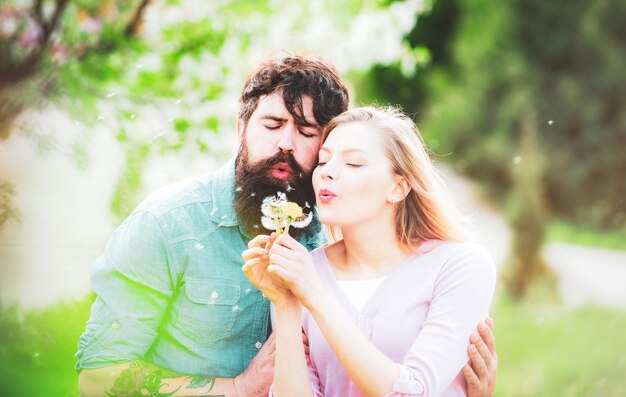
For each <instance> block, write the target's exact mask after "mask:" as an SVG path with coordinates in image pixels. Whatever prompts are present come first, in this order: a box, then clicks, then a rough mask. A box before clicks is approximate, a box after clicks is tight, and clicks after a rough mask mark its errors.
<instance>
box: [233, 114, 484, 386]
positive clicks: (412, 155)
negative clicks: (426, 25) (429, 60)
mask: <svg viewBox="0 0 626 397" xmlns="http://www.w3.org/2000/svg"><path fill="white" fill-rule="evenodd" d="M322 142H323V144H322V147H321V149H320V153H319V165H318V166H317V168H316V169H315V170H314V173H313V186H314V189H315V193H316V198H317V208H318V212H319V217H320V219H321V220H322V222H324V223H325V224H326V225H327V226H329V227H330V228H332V229H338V230H339V231H340V233H341V236H342V239H341V240H338V241H336V242H334V243H332V244H330V245H326V246H323V247H320V248H318V249H316V250H314V251H312V252H311V253H308V252H307V250H306V248H305V247H303V246H302V245H301V244H299V243H298V242H297V241H296V240H294V239H293V238H291V237H290V236H289V235H285V234H283V235H281V236H279V237H278V238H276V239H275V241H272V242H271V244H267V243H268V241H270V239H271V238H270V236H259V237H257V238H255V239H253V240H252V241H251V243H250V244H249V247H250V248H249V249H248V250H247V251H245V252H244V254H243V256H244V258H245V259H246V264H245V265H244V267H243V270H244V272H245V273H246V275H247V276H248V278H249V279H250V280H251V281H252V283H253V284H254V285H256V286H257V287H258V288H259V289H261V291H263V293H264V294H265V295H266V296H267V297H268V298H269V299H270V300H271V301H272V303H273V315H274V321H275V326H276V338H277V339H276V364H275V365H276V367H275V375H274V384H273V387H272V391H271V393H273V395H274V396H278V397H291V396H298V397H300V396H326V397H349V396H376V397H380V396H465V395H466V394H467V391H466V384H465V379H464V377H463V373H462V370H463V367H464V366H465V365H466V363H467V362H468V353H467V348H466V347H467V343H468V340H469V338H470V335H471V334H472V331H473V330H474V329H475V328H476V326H477V324H479V323H480V322H481V320H482V319H484V318H485V317H486V316H487V313H488V309H489V305H490V302H491V298H492V294H493V290H494V285H495V268H494V265H493V261H492V259H491V258H490V256H489V255H488V254H487V253H486V251H485V250H484V249H482V248H481V247H479V246H477V245H475V244H471V243H467V242H463V238H462V233H461V228H460V226H459V221H458V220H459V219H460V218H459V217H458V216H457V215H456V214H455V213H454V211H453V206H452V205H451V203H450V198H449V197H448V196H447V195H446V194H445V189H444V188H443V185H442V184H441V183H440V181H439V179H438V177H437V174H436V171H435V169H434V167H433V165H432V163H431V161H430V159H429V156H428V154H427V151H426V149H425V147H424V144H423V142H422V140H421V138H420V136H419V133H418V131H417V128H416V127H415V125H414V123H413V122H412V121H411V120H410V119H409V118H408V117H406V116H405V115H403V114H402V113H401V112H400V111H398V110H397V109H395V108H376V107H365V108H358V109H353V110H350V111H347V112H345V113H343V114H341V115H339V116H337V117H336V118H334V119H333V120H331V122H330V123H329V124H328V126H327V127H326V128H325V130H324V133H323V136H322ZM265 244H267V245H271V248H270V249H269V250H266V249H265V248H263V247H264V246H265ZM302 330H303V331H304V333H305V334H306V336H307V338H308V346H309V349H308V351H305V347H304V345H303V343H302Z"/></svg>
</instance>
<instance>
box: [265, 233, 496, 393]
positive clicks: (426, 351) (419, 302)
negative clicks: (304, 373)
mask: <svg viewBox="0 0 626 397" xmlns="http://www.w3.org/2000/svg"><path fill="white" fill-rule="evenodd" d="M311 255H312V256H313V261H314V263H315V266H316V269H317V272H318V274H319V276H320V278H321V279H322V282H323V283H324V284H325V285H326V287H327V288H328V289H329V290H330V291H331V292H332V293H333V294H334V295H335V297H336V299H337V302H338V304H341V305H343V306H344V307H345V309H346V311H347V312H348V313H349V315H350V316H351V317H352V319H353V320H354V322H355V323H356V324H357V326H358V327H359V329H360V330H361V332H363V334H364V335H366V336H367V338H368V339H369V340H370V341H371V342H372V343H373V344H374V345H375V346H376V347H377V348H378V349H379V350H380V351H381V352H382V353H384V354H385V355H386V356H387V357H389V358H390V359H391V360H393V361H395V362H396V364H397V366H398V378H397V379H396V381H395V383H394V385H393V390H392V392H391V393H389V394H388V396H424V397H425V396H465V395H466V392H465V389H466V385H465V379H464V377H463V374H462V373H461V372H460V371H461V369H462V367H463V366H464V365H465V364H466V363H467V361H468V359H469V357H468V355H467V347H468V345H469V337H470V334H471V333H472V332H475V331H476V327H477V325H478V323H479V322H480V321H482V320H484V319H485V317H486V316H487V314H488V310H489V304H490V302H491V298H492V296H493V292H494V287H495V279H496V274H495V266H494V264H493V260H492V259H491V257H490V256H489V254H488V253H487V252H486V251H485V250H484V249H483V248H482V247H480V246H478V245H475V244H468V243H451V242H441V241H428V242H426V243H424V244H423V245H422V246H421V247H420V248H419V249H418V250H417V253H415V254H413V255H411V256H409V257H408V258H406V259H405V260H404V261H403V262H402V263H401V264H399V265H398V267H396V269H395V270H394V271H393V272H392V273H390V274H389V275H388V276H387V278H386V279H385V280H384V281H383V283H382V284H381V285H380V287H379V288H378V289H377V290H376V291H375V292H374V294H373V295H372V296H371V297H370V299H369V300H368V301H367V303H366V304H365V306H364V307H363V309H362V310H361V311H360V312H359V311H357V310H356V308H355V307H354V306H353V305H352V304H351V303H350V301H349V300H348V299H347V298H346V296H345V295H344V294H343V292H342V291H341V289H340V287H339V285H338V283H337V279H336V277H335V274H334V272H333V270H332V268H331V266H330V264H329V262H328V258H327V257H326V253H325V251H324V248H323V247H321V248H318V249H316V250H314V251H312V252H311ZM302 327H303V329H304V332H305V333H306V334H307V336H308V339H309V348H310V354H309V359H310V360H309V375H310V378H311V383H312V385H313V389H314V394H315V396H325V397H357V396H361V393H360V392H359V391H358V389H357V388H356V386H355V385H354V383H352V381H351V380H350V378H349V377H348V375H347V374H346V371H345V370H344V369H343V367H342V365H341V363H340V362H339V360H338V359H337V357H336V356H335V354H334V352H333V351H332V349H331V348H330V346H329V345H328V343H327V342H326V340H325V338H324V335H323V334H322V332H321V330H320V329H319V328H318V326H317V323H316V322H315V319H314V318H313V316H312V315H311V314H310V313H309V312H308V311H306V310H304V313H303V316H302ZM270 395H271V392H270Z"/></svg>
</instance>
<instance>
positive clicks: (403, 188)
mask: <svg viewBox="0 0 626 397" xmlns="http://www.w3.org/2000/svg"><path fill="white" fill-rule="evenodd" d="M409 191H411V186H410V185H409V182H407V180H406V179H404V177H401V176H397V177H396V178H395V185H394V187H393V190H392V191H391V194H390V197H389V201H390V202H391V203H392V204H395V203H398V202H400V201H402V200H404V198H405V197H406V196H407V195H408V194H409Z"/></svg>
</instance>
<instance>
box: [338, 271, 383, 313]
mask: <svg viewBox="0 0 626 397" xmlns="http://www.w3.org/2000/svg"><path fill="white" fill-rule="evenodd" d="M385 278H386V276H383V277H378V278H373V279H370V280H337V283H338V284H339V287H340V288H341V291H342V292H343V293H344V295H345V296H346V297H347V298H348V300H349V301H350V302H351V303H352V304H353V305H354V307H355V308H356V309H357V310H358V311H361V310H362V309H363V306H365V304H366V303H367V301H368V300H369V298H370V297H371V296H372V295H373V294H374V292H376V290H377V289H378V287H379V286H380V284H382V282H383V280H384V279H385Z"/></svg>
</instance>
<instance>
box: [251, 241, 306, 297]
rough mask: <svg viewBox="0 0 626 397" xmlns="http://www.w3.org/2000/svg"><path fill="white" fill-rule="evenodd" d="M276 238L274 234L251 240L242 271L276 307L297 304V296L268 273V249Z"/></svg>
mask: <svg viewBox="0 0 626 397" xmlns="http://www.w3.org/2000/svg"><path fill="white" fill-rule="evenodd" d="M275 238H276V235H275V233H272V236H267V235H259V236H257V237H255V238H253V239H252V240H250V242H249V243H248V249H247V250H245V251H244V252H243V253H242V254H241V255H242V256H243V259H244V261H245V264H244V265H243V267H242V268H241V270H243V272H244V274H245V275H246V277H248V279H249V280H250V282H251V283H252V285H254V286H255V287H257V288H258V289H259V290H261V292H262V293H263V295H265V296H266V297H267V298H268V299H269V300H270V301H272V302H273V303H274V304H275V305H283V304H288V303H295V302H296V298H295V296H294V295H293V294H292V293H291V292H290V291H289V290H288V289H287V288H286V287H285V286H284V285H282V284H281V283H280V282H279V281H278V280H276V279H275V278H274V277H272V276H271V275H270V274H269V273H268V269H267V268H268V266H269V264H270V263H269V255H268V250H267V248H266V247H271V246H272V243H273V241H274V239H275Z"/></svg>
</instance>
